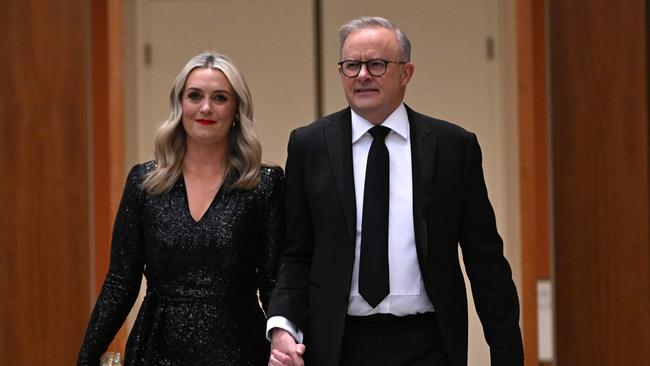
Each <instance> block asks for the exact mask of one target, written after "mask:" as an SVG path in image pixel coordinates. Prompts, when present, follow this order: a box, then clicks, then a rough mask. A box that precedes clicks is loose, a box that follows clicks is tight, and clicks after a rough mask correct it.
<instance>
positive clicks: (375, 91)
mask: <svg viewBox="0 0 650 366" xmlns="http://www.w3.org/2000/svg"><path fill="white" fill-rule="evenodd" d="M403 58H404V57H403V56H402V54H401V52H400V48H399V44H398V42H397V36H396V35H395V32H394V31H392V30H390V29H387V28H382V27H373V28H366V29H361V30H358V31H356V32H353V33H351V34H350V35H349V36H348V38H347V39H346V40H345V43H344V44H343V47H342V48H341V61H344V60H353V61H368V60H373V59H382V60H388V61H406V60H403ZM387 67H388V68H387V69H386V73H385V74H384V75H382V76H372V75H371V74H370V73H369V72H368V69H367V68H366V66H365V65H364V66H362V67H361V71H360V72H359V75H357V76H356V77H352V78H349V77H347V76H345V75H343V73H341V72H340V69H339V76H340V77H341V83H342V84H343V91H344V92H345V97H346V98H347V100H348V103H349V104H350V107H352V109H353V110H354V111H355V112H356V113H357V114H359V115H360V116H362V117H363V118H365V119H367V120H368V121H370V122H371V123H373V124H380V123H382V122H383V121H384V120H385V119H386V118H388V116H389V115H390V114H391V113H392V112H393V111H394V110H395V109H396V108H397V107H398V106H399V104H400V103H401V102H402V100H403V99H404V92H405V91H406V84H408V82H409V81H410V80H411V76H413V65H412V64H411V63H407V64H405V65H400V64H398V63H389V64H388V66H387Z"/></svg>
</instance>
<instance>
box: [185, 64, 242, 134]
mask: <svg viewBox="0 0 650 366" xmlns="http://www.w3.org/2000/svg"><path fill="white" fill-rule="evenodd" d="M181 104H182V108H183V128H184V129H185V132H186V134H187V143H188V144H208V145H210V144H227V143H228V133H229V132H230V128H231V126H232V123H233V120H234V118H235V114H236V112H237V97H236V94H235V92H234V91H233V89H232V86H231V85H230V82H229V81H228V79H227V78H226V76H225V75H224V74H223V73H222V72H221V71H219V70H217V69H211V68H196V69H194V70H192V71H191V72H190V74H189V75H188V77H187V80H186V81H185V90H183V95H182V98H181Z"/></svg>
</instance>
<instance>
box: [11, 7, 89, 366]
mask: <svg viewBox="0 0 650 366" xmlns="http://www.w3.org/2000/svg"><path fill="white" fill-rule="evenodd" d="M86 19H87V18H86V2H85V1H83V0H68V1H66V2H65V6H62V2H60V1H58V0H22V1H10V2H9V1H2V2H0V55H2V56H1V57H0V70H2V77H0V80H1V81H0V112H1V114H2V119H1V120H0V124H1V126H0V187H1V188H0V207H1V208H2V209H1V210H0V226H1V228H2V229H1V232H0V243H1V244H0V271H1V276H0V278H1V279H0V317H1V318H0V324H1V326H0V365H45V364H56V365H71V364H73V363H74V361H75V358H76V354H77V352H78V350H79V346H80V342H81V338H82V336H83V331H84V329H85V325H86V322H87V320H88V310H89V301H90V298H89V290H90V286H89V278H88V277H89V268H88V263H89V258H88V247H89V245H88V240H89V208H88V207H89V198H88V192H89V182H88V143H87V140H88V127H87V124H88V114H87V109H88V104H87V103H88V99H87V95H88V84H87V81H88V80H87V72H88V69H87V67H88V66H87V61H86V60H87V52H86V43H87V39H86V35H87V32H86V29H85V25H86V24H87V22H86Z"/></svg>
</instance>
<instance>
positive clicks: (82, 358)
mask: <svg viewBox="0 0 650 366" xmlns="http://www.w3.org/2000/svg"><path fill="white" fill-rule="evenodd" d="M139 167H141V166H136V167H134V168H133V169H131V171H130V173H129V175H128V178H127V181H126V186H125V188H124V193H123V195H122V200H121V202H120V207H119V210H118V212H117V217H116V219H115V224H114V227H113V238H112V242H111V257H110V265H109V269H108V273H107V274H106V278H105V279H104V284H103V286H102V290H101V292H100V295H99V298H98V299H97V302H96V304H95V307H94V309H93V311H92V314H91V317H90V321H89V324H88V328H87V330H86V335H85V337H84V341H83V344H82V347H81V351H80V352H79V358H78V360H77V365H93V366H95V365H99V358H100V356H101V355H102V354H103V353H104V352H105V351H106V348H107V347H108V345H109V344H110V342H111V341H112V339H113V337H114V336H115V334H116V333H117V331H118V330H119V328H120V326H121V325H122V323H123V322H124V319H125V318H126V316H127V315H128V313H129V311H130V309H131V307H132V306H133V303H134V302H135V299H136V298H137V296H138V292H139V289H140V283H141V279H142V272H143V267H144V259H143V238H142V227H141V226H142V225H141V212H142V206H143V204H142V202H143V194H144V193H143V192H142V191H141V190H140V187H139V186H140V182H141V171H142V170H143V169H140V168H139Z"/></svg>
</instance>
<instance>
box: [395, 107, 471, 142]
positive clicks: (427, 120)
mask: <svg viewBox="0 0 650 366" xmlns="http://www.w3.org/2000/svg"><path fill="white" fill-rule="evenodd" d="M406 110H407V113H408V116H409V121H410V122H411V123H413V124H415V128H416V129H425V130H430V131H431V132H433V133H435V134H437V135H439V136H457V137H469V136H471V135H472V132H470V131H468V130H466V129H465V128H463V127H461V126H459V125H457V124H455V123H453V122H449V121H445V120H443V119H439V118H435V117H431V116H427V115H425V114H422V113H419V112H416V111H414V110H413V109H411V108H409V107H408V106H407V107H406Z"/></svg>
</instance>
